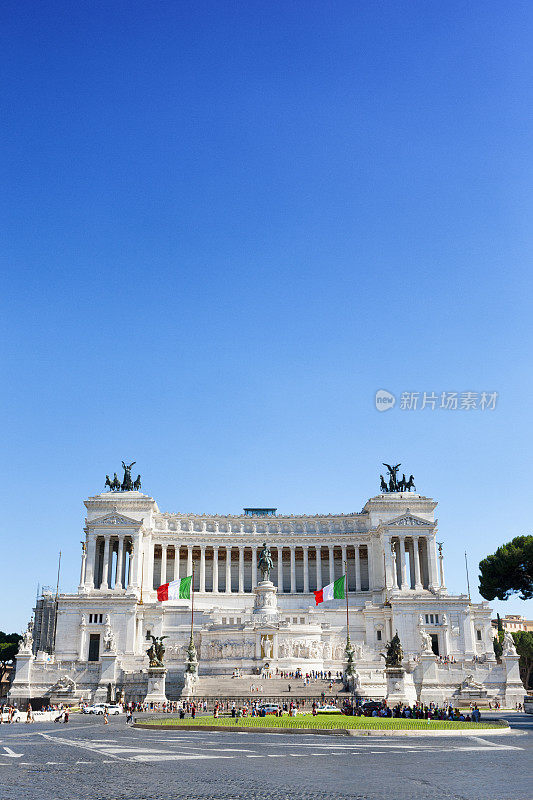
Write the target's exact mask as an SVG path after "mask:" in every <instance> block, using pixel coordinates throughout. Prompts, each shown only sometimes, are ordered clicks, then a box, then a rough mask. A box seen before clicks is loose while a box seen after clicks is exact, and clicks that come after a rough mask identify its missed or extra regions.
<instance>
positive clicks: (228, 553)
mask: <svg viewBox="0 0 533 800" xmlns="http://www.w3.org/2000/svg"><path fill="white" fill-rule="evenodd" d="M226 594H231V547H226Z"/></svg>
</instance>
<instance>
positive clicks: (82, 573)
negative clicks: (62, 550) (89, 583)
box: [78, 542, 87, 589]
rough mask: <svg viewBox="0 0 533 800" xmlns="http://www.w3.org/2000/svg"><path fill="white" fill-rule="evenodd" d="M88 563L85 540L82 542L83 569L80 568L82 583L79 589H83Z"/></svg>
mask: <svg viewBox="0 0 533 800" xmlns="http://www.w3.org/2000/svg"><path fill="white" fill-rule="evenodd" d="M86 564H87V545H86V544H85V542H82V550H81V570H80V585H79V587H78V588H79V589H82V588H83V586H84V584H85V570H86Z"/></svg>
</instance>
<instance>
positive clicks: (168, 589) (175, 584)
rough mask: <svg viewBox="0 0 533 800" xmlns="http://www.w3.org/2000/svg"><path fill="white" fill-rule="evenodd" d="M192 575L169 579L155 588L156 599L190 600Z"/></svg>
mask: <svg viewBox="0 0 533 800" xmlns="http://www.w3.org/2000/svg"><path fill="white" fill-rule="evenodd" d="M191 583H192V575H188V576H187V577H186V578H182V579H181V580H180V581H170V583H164V584H163V585H162V586H159V587H158V589H157V599H158V600H161V602H163V601H164V600H190V599H191Z"/></svg>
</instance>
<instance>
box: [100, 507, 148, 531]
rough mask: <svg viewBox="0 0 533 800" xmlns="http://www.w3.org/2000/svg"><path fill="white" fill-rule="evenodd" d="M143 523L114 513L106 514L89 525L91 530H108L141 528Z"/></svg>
mask: <svg viewBox="0 0 533 800" xmlns="http://www.w3.org/2000/svg"><path fill="white" fill-rule="evenodd" d="M141 525H142V522H140V521H139V520H138V519H132V518H131V517H126V516H124V514H119V513H118V512H117V511H112V512H110V513H109V514H104V516H103V517H97V518H96V519H92V520H91V521H90V522H88V523H87V526H88V527H90V528H107V527H113V528H115V527H121V526H122V527H128V528H131V527H136V528H140V527H141Z"/></svg>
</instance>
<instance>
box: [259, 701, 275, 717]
mask: <svg viewBox="0 0 533 800" xmlns="http://www.w3.org/2000/svg"><path fill="white" fill-rule="evenodd" d="M262 711H264V712H265V714H277V713H278V711H279V706H275V705H271V704H270V703H268V704H265V705H263V706H260V707H259V713H261V712H262Z"/></svg>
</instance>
